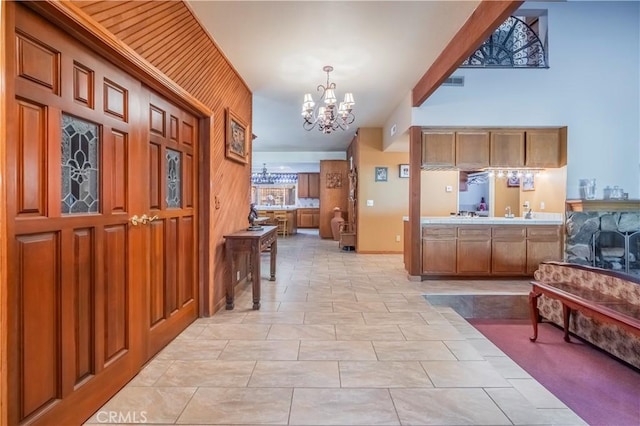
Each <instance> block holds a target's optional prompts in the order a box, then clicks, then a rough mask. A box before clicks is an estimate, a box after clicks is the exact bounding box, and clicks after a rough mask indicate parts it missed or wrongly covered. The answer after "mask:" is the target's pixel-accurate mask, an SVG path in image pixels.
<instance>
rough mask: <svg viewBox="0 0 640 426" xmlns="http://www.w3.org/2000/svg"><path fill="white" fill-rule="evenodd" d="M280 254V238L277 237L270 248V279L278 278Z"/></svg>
mask: <svg viewBox="0 0 640 426" xmlns="http://www.w3.org/2000/svg"><path fill="white" fill-rule="evenodd" d="M277 254H278V239H277V238H276V239H275V240H274V241H273V242H272V243H271V248H270V249H269V256H270V260H271V271H270V272H271V276H270V277H269V281H275V280H276V255H277Z"/></svg>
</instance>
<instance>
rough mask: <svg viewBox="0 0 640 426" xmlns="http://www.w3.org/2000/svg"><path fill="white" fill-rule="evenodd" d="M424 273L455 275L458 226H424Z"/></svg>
mask: <svg viewBox="0 0 640 426" xmlns="http://www.w3.org/2000/svg"><path fill="white" fill-rule="evenodd" d="M422 273H423V274H425V275H453V274H455V273H456V228H455V227H451V226H429V227H423V228H422Z"/></svg>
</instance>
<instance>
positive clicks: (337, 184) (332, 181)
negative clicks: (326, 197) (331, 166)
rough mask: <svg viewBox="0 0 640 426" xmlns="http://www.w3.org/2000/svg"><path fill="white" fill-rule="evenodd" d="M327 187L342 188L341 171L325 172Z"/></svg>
mask: <svg viewBox="0 0 640 426" xmlns="http://www.w3.org/2000/svg"><path fill="white" fill-rule="evenodd" d="M327 188H329V189H331V188H342V173H327Z"/></svg>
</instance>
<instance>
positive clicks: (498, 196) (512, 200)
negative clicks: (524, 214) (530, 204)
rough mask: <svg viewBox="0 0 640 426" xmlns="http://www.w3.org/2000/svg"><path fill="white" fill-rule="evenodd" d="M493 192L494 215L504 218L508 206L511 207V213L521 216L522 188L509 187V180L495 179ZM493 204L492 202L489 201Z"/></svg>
mask: <svg viewBox="0 0 640 426" xmlns="http://www.w3.org/2000/svg"><path fill="white" fill-rule="evenodd" d="M493 182H494V191H493V204H492V205H493V215H494V216H498V217H499V216H504V215H505V213H506V208H507V206H509V207H511V213H512V214H513V215H514V216H516V217H518V216H520V188H519V187H517V186H512V187H509V186H507V179H506V178H502V179H498V178H495V179H494V181H493ZM489 202H490V203H491V200H489Z"/></svg>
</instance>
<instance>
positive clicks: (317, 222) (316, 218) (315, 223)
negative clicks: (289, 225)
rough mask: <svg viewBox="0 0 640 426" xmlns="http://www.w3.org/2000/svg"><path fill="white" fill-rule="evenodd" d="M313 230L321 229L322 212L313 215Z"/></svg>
mask: <svg viewBox="0 0 640 426" xmlns="http://www.w3.org/2000/svg"><path fill="white" fill-rule="evenodd" d="M311 227H312V228H318V227H320V211H316V212H314V213H313V219H312V225H311Z"/></svg>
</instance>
